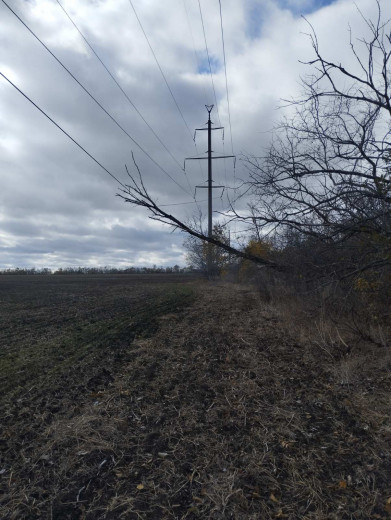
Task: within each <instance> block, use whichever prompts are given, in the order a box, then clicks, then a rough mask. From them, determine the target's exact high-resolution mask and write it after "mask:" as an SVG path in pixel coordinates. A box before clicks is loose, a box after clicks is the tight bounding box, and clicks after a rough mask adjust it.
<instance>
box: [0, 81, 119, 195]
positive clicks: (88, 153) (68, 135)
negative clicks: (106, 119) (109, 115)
mask: <svg viewBox="0 0 391 520" xmlns="http://www.w3.org/2000/svg"><path fill="white" fill-rule="evenodd" d="M0 76H2V77H3V78H4V79H5V80H6V81H8V83H9V84H10V85H12V86H13V87H14V89H16V90H17V91H18V92H19V93H20V94H22V96H23V97H24V98H25V99H27V101H29V102H30V103H31V104H32V105H34V106H35V108H37V109H38V110H39V111H40V112H41V114H43V115H44V116H45V117H46V118H47V119H49V121H50V122H51V123H53V124H54V125H55V126H56V127H57V128H58V129H59V130H61V132H62V133H63V134H65V135H66V136H67V137H69V139H70V140H71V141H72V142H73V143H75V145H76V146H78V147H79V148H80V150H82V151H83V152H84V153H85V154H87V155H88V157H89V158H90V159H92V160H93V161H94V162H95V163H96V164H97V165H98V166H100V167H101V168H102V169H103V170H104V171H105V172H106V173H108V174H109V175H110V176H111V177H112V178H113V179H114V180H116V181H117V182H118V183H119V184H120V185H121V186H122V187H123V188H126V186H125V184H123V183H122V182H121V181H120V180H119V179H117V177H116V176H115V175H114V174H113V173H111V172H110V171H109V170H108V169H107V168H106V167H105V166H103V164H102V163H100V162H99V161H98V159H95V157H94V156H93V155H91V154H90V152H87V150H86V149H85V148H84V147H83V146H82V145H81V144H79V143H78V142H77V141H76V139H74V138H73V137H72V136H71V135H70V134H68V132H67V131H66V130H64V129H63V128H62V127H61V126H60V125H59V124H58V123H56V121H54V119H52V118H51V117H50V116H49V115H48V114H47V113H46V112H45V111H44V110H43V109H42V108H40V107H39V106H38V105H37V104H36V103H34V101H33V100H32V99H31V98H29V97H28V95H27V94H25V93H24V92H23V91H22V90H21V89H20V88H19V87H17V86H16V85H15V83H13V82H12V81H11V80H10V79H9V78H7V76H6V75H5V74H3V73H2V72H1V71H0Z"/></svg>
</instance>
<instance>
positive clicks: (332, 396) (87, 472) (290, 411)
mask: <svg viewBox="0 0 391 520" xmlns="http://www.w3.org/2000/svg"><path fill="white" fill-rule="evenodd" d="M198 292H199V295H198V297H197V300H196V302H195V303H194V304H193V305H192V306H191V307H190V308H187V309H185V310H184V311H183V312H179V313H175V314H170V315H167V316H163V317H162V318H160V322H161V326H160V329H159V331H158V332H157V334H156V335H154V336H153V337H152V338H149V339H136V340H135V341H133V342H132V344H131V345H129V347H128V351H127V362H126V364H123V365H122V366H121V368H120V369H119V371H118V372H117V373H116V374H111V376H110V378H109V379H108V381H106V382H102V384H101V387H100V390H96V389H95V390H94V392H91V393H89V394H88V395H85V396H84V397H83V400H82V401H81V402H80V403H76V404H74V405H71V404H70V403H68V406H69V410H68V412H67V413H62V414H59V416H58V417H56V418H55V419H54V420H53V421H51V422H50V424H49V425H48V426H45V425H44V424H40V421H39V417H37V418H36V419H35V420H34V421H33V424H32V425H31V426H32V427H34V428H38V429H39V435H38V441H37V442H36V445H35V447H34V450H33V451H32V452H31V453H30V455H29V458H28V460H24V461H21V460H20V459H19V460H17V461H16V462H15V467H14V473H13V475H11V476H10V475H9V474H7V478H6V479H5V478H4V479H3V486H4V489H5V492H6V495H5V497H6V499H5V501H4V500H3V505H2V506H0V508H1V507H2V508H3V509H2V511H3V514H2V518H7V519H8V518H9V519H21V518H29V519H30V518H31V519H33V518H53V519H56V520H60V519H68V518H69V519H72V520H74V519H82V518H86V519H94V520H97V519H101V518H102V519H103V518H105V519H106V518H107V519H120V518H124V519H129V520H132V519H140V518H141V519H149V520H150V519H169V518H170V519H174V518H178V519H181V518H187V519H195V518H207V519H209V518H210V519H229V518H232V519H269V518H270V519H271V518H288V519H317V520H321V519H330V520H331V519H335V520H343V519H369V518H371V519H380V518H384V519H386V518H390V517H391V499H390V497H391V456H390V446H391V443H390V440H391V420H390V419H391V417H390V395H389V390H390V382H391V377H390V366H388V368H387V366H386V365H384V366H382V367H377V365H375V363H374V361H373V360H372V361H373V362H372V365H373V367H372V365H371V362H368V363H367V366H366V367H360V366H359V363H356V365H355V366H356V370H355V374H354V376H352V377H351V380H350V382H349V385H346V384H341V380H340V377H339V375H338V367H339V366H340V363H341V359H336V358H335V356H334V359H331V358H330V355H329V354H328V353H326V352H324V351H322V350H320V349H319V348H315V347H314V345H311V344H310V343H309V342H301V343H299V342H298V341H297V340H296V339H295V338H294V337H292V336H291V335H290V334H289V333H288V331H287V330H286V327H285V326H284V324H283V323H282V322H281V320H280V318H279V316H278V313H276V311H275V310H273V309H271V308H269V307H268V306H267V305H265V304H263V303H262V302H261V301H259V299H258V297H257V295H256V294H255V293H253V291H252V290H251V289H249V288H248V289H247V288H243V287H237V286H228V285H218V284H217V285H205V286H204V287H200V288H199V291H198ZM368 359H369V358H368ZM376 359H378V358H376ZM385 359H386V358H385ZM387 359H389V358H387ZM388 362H389V361H388ZM342 382H343V381H342ZM26 413H27V412H26ZM14 435H16V436H17V433H16V432H15V431H14ZM23 442H28V439H27V440H26V439H15V446H16V445H17V443H22V444H23ZM0 470H1V467H0ZM2 476H3V475H2ZM387 501H388V502H387ZM0 511H1V509H0Z"/></svg>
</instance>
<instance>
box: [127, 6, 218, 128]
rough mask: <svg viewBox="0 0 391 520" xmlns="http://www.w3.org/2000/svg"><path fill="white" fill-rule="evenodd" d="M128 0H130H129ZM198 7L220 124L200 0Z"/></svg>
mask: <svg viewBox="0 0 391 520" xmlns="http://www.w3.org/2000/svg"><path fill="white" fill-rule="evenodd" d="M129 1H130V0H129ZM198 7H199V9H200V16H201V23H202V31H203V33H204V41H205V49H206V55H207V57H208V63H209V73H210V78H211V80H212V88H213V95H214V98H215V103H216V110H217V118H218V120H219V125H220V126H221V120H220V114H219V108H218V103H217V97H216V90H215V84H214V81H213V74H212V66H211V63H210V56H209V49H208V43H207V41H206V33H205V25H204V17H203V16H202V9H201V2H200V0H198Z"/></svg>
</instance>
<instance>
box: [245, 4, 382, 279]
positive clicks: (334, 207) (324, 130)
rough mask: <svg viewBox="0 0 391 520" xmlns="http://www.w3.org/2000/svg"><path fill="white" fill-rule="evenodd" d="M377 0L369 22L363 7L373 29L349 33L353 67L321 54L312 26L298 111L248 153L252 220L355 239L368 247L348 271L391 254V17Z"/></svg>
mask: <svg viewBox="0 0 391 520" xmlns="http://www.w3.org/2000/svg"><path fill="white" fill-rule="evenodd" d="M377 5H378V18H377V20H376V21H375V22H373V21H371V20H367V19H365V18H364V17H363V16H362V17H363V20H364V21H365V24H366V27H367V29H368V33H369V37H368V38H364V39H361V40H358V41H357V42H353V39H352V34H351V38H350V48H351V52H352V55H353V57H354V61H355V63H354V64H353V65H352V67H351V68H350V69H348V68H345V67H344V66H343V65H342V64H340V63H336V62H333V61H330V60H327V59H326V58H324V57H323V56H322V54H321V52H320V49H319V43H318V40H317V37H316V34H315V32H314V30H313V29H312V27H311V33H310V34H309V38H310V41H311V44H312V48H313V51H314V53H315V59H314V60H312V61H310V62H307V63H306V64H307V65H309V66H310V67H311V71H312V74H311V75H310V76H307V77H305V78H304V79H303V80H302V83H303V90H304V94H303V97H302V98H301V99H299V100H293V101H290V105H291V106H293V107H294V108H295V113H294V116H293V117H291V118H290V119H285V120H284V121H283V122H282V123H281V124H280V125H279V126H278V127H277V129H276V133H275V136H274V142H273V143H272V145H271V147H270V149H269V150H268V153H267V154H266V156H265V157H262V158H257V157H247V167H248V169H249V172H250V180H249V187H250V189H251V191H252V194H253V202H252V204H251V213H252V215H251V219H255V220H256V223H257V226H258V228H261V229H267V230H269V231H270V229H273V230H274V232H275V233H277V234H278V233H282V234H283V235H284V234H285V235H286V232H287V229H291V230H296V231H297V232H299V233H300V234H302V235H306V236H307V237H311V238H312V239H315V240H316V241H318V242H319V241H320V242H322V243H324V244H325V245H326V246H327V247H329V248H330V247H336V246H337V245H338V244H346V243H347V242H348V241H349V244H350V246H352V245H353V244H355V245H356V250H357V249H358V248H361V250H362V251H363V250H365V255H361V261H360V262H359V264H360V265H357V263H355V265H354V263H351V264H350V265H349V268H347V265H346V264H345V265H344V269H345V271H346V272H347V273H349V272H350V273H352V272H354V271H357V269H359V270H363V269H369V268H374V267H376V268H378V267H380V266H383V265H386V264H389V263H390V258H391V257H390V253H391V218H390V202H391V175H390V159H391V137H390V131H391V104H390V95H391V92H390V80H391V71H390V55H391V35H390V31H391V24H390V21H386V22H382V20H381V11H380V5H379V3H377ZM237 218H239V219H241V220H246V219H248V217H246V218H243V217H241V216H240V215H237ZM369 245H370V247H368V246H369ZM364 246H365V247H364ZM364 256H365V260H364ZM334 260H336V259H335V258H334ZM340 266H342V263H341V264H340Z"/></svg>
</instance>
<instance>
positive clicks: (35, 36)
mask: <svg viewBox="0 0 391 520" xmlns="http://www.w3.org/2000/svg"><path fill="white" fill-rule="evenodd" d="M1 1H2V2H3V4H4V5H5V6H6V7H8V9H9V10H10V11H11V12H12V13H13V14H14V15H15V16H16V18H17V19H18V20H19V21H20V22H21V23H22V24H23V25H24V27H26V29H27V30H28V31H29V32H30V33H31V34H32V35H33V36H34V38H36V40H37V41H38V42H39V43H40V44H41V45H42V46H43V47H44V48H45V49H46V50H47V51H48V52H49V54H50V55H51V56H52V57H53V58H54V59H55V60H56V61H57V63H58V64H59V65H61V67H62V68H63V69H64V70H65V71H66V72H67V73H68V74H69V75H70V76H71V78H72V79H73V80H74V81H76V83H77V84H78V85H79V86H80V87H81V88H82V89H83V90H84V92H85V93H86V94H88V96H89V97H90V98H91V99H92V100H93V101H94V102H95V103H96V104H97V105H98V106H99V108H100V109H101V110H103V112H104V113H105V114H106V115H107V116H108V117H109V118H110V119H111V120H112V121H113V123H114V124H115V125H117V127H118V128H119V129H120V130H121V131H122V132H123V133H124V134H125V135H126V136H127V137H128V138H129V139H130V140H131V141H132V142H133V143H134V144H135V145H136V146H137V147H138V148H139V149H140V150H141V151H142V152H143V153H144V154H145V155H146V156H147V157H148V158H149V159H150V160H151V161H152V162H153V163H154V164H155V166H157V167H158V168H159V169H160V170H161V171H162V172H163V173H164V174H165V175H167V177H169V178H170V179H171V180H172V181H173V182H174V183H175V184H176V185H177V186H178V187H179V188H180V189H181V190H183V191H184V192H185V193H187V194H188V195H190V196H191V193H190V192H188V191H187V190H186V189H185V188H183V186H181V185H180V184H179V183H178V182H177V181H176V180H175V179H174V178H173V177H172V175H170V174H169V173H168V172H167V171H166V170H165V169H164V168H163V167H162V166H161V165H160V164H159V163H158V162H157V161H156V160H155V159H154V158H153V157H152V156H151V155H150V154H149V153H148V152H147V151H146V150H145V149H144V148H143V147H142V146H141V145H140V144H139V143H138V142H137V141H136V140H135V139H134V138H133V137H132V136H131V135H130V134H129V133H128V132H127V131H126V130H125V128H124V127H123V126H122V125H121V124H120V123H118V121H117V120H116V119H115V118H114V117H113V116H112V115H111V114H110V112H108V111H107V110H106V109H105V108H104V106H103V105H102V104H101V103H100V102H99V101H98V100H97V99H96V98H95V97H94V96H93V94H91V92H90V91H89V90H88V89H87V88H86V87H85V86H84V85H83V84H82V83H81V82H80V81H79V80H78V79H77V78H76V76H75V75H74V74H73V73H72V72H71V71H70V70H69V69H68V68H67V67H66V66H65V65H64V64H63V63H62V61H61V60H60V59H59V58H57V56H56V55H55V54H54V53H53V52H52V51H51V50H50V49H49V47H47V45H45V44H44V43H43V41H42V40H41V39H40V38H39V37H38V36H37V35H36V34H35V33H34V31H33V30H32V29H30V27H29V26H28V25H27V24H26V23H25V22H24V21H23V20H22V18H20V16H19V15H18V14H17V13H16V12H15V11H14V10H13V9H12V8H11V7H10V6H9V5H8V4H7V2H5V0H1Z"/></svg>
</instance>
